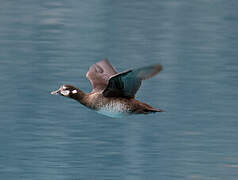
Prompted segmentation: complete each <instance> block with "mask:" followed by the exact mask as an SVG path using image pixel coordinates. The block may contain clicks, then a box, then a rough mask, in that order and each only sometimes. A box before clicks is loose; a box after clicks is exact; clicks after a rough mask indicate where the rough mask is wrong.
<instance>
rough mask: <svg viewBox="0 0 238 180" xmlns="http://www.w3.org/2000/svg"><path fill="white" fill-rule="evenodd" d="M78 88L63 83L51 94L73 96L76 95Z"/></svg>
mask: <svg viewBox="0 0 238 180" xmlns="http://www.w3.org/2000/svg"><path fill="white" fill-rule="evenodd" d="M79 91H80V90H79V89H78V88H76V87H74V86H72V85H63V86H61V87H60V88H59V89H58V90H56V91H52V92H51V94H54V95H57V94H59V95H62V96H65V97H71V98H72V97H73V96H75V95H77V94H78V93H79Z"/></svg>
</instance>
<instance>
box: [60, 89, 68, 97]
mask: <svg viewBox="0 0 238 180" xmlns="http://www.w3.org/2000/svg"><path fill="white" fill-rule="evenodd" d="M61 94H63V95H64V96H68V95H69V90H64V91H61Z"/></svg>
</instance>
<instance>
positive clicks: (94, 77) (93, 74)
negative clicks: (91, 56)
mask: <svg viewBox="0 0 238 180" xmlns="http://www.w3.org/2000/svg"><path fill="white" fill-rule="evenodd" d="M115 74H117V71H116V70H115V68H114V67H113V66H112V65H111V64H110V62H109V61H108V60H107V59H104V60H103V61H99V62H97V63H96V64H94V65H92V66H91V67H90V69H89V71H88V72H87V74H86V77H87V78H88V79H89V80H90V82H91V84H92V85H93V91H101V90H104V89H105V88H106V87H107V84H108V80H109V78H110V77H111V76H113V75H115Z"/></svg>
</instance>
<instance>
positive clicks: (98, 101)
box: [51, 59, 163, 117]
mask: <svg viewBox="0 0 238 180" xmlns="http://www.w3.org/2000/svg"><path fill="white" fill-rule="evenodd" d="M161 70H162V66H161V65H160V64H156V65H150V66H146V67H141V68H138V69H132V70H127V71H124V72H121V73H117V71H116V69H115V68H114V67H113V66H112V65H111V64H110V62H109V61H108V60H107V59H104V60H103V61H100V62H97V63H96V64H94V65H92V66H91V67H90V69H89V71H88V72H87V74H86V77H87V78H88V79H89V80H90V82H91V84H92V86H93V90H92V92H90V93H85V92H83V91H82V90H80V89H79V88H76V87H74V86H72V85H63V86H61V87H60V88H59V89H58V90H56V91H52V92H51V94H59V95H62V96H65V97H68V98H72V99H74V100H76V101H78V102H80V103H81V104H83V105H84V106H86V107H88V108H90V109H93V110H96V111H97V112H98V113H101V114H104V115H106V116H110V117H122V116H124V115H131V114H149V113H155V112H162V111H163V110H161V109H158V108H153V107H152V106H150V105H148V104H146V103H144V102H141V101H138V100H136V99H135V94H136V92H137V91H138V89H139V88H140V86H141V83H142V80H145V79H149V78H151V77H153V76H155V75H156V74H158V73H159V72H160V71H161Z"/></svg>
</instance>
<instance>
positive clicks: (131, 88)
mask: <svg viewBox="0 0 238 180" xmlns="http://www.w3.org/2000/svg"><path fill="white" fill-rule="evenodd" d="M161 70H162V66H161V65H160V64H156V65H152V66H146V67H142V68H138V69H135V70H128V71H125V72H122V73H119V74H116V75H114V76H112V77H111V78H110V79H109V83H108V85H107V87H106V89H105V90H104V91H103V95H104V96H105V97H124V98H134V97H135V94H136V92H137V91H138V89H139V88H140V86H141V82H142V80H145V79H148V78H151V77H153V76H155V75H156V74H158V73H159V72H160V71H161Z"/></svg>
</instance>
